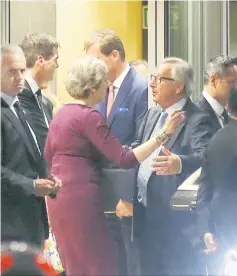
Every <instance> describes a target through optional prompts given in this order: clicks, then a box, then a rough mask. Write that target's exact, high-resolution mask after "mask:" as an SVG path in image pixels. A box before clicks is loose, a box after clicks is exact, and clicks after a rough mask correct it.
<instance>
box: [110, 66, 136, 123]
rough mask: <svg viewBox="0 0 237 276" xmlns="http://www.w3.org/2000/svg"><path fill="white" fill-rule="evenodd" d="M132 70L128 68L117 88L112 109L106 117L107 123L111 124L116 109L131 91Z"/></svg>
mask: <svg viewBox="0 0 237 276" xmlns="http://www.w3.org/2000/svg"><path fill="white" fill-rule="evenodd" d="M134 75H135V74H134V72H133V69H132V68H130V70H129V71H128V73H127V75H126V77H125V79H124V80H123V82H122V85H121V86H120V88H119V91H118V94H117V96H116V98H115V100H114V103H113V106H112V109H111V111H110V114H109V117H108V125H109V126H111V124H112V122H113V119H114V117H115V114H116V111H117V109H118V108H119V107H122V106H123V103H124V101H125V99H126V97H127V96H128V94H129V92H130V91H131V85H132V82H133V79H134Z"/></svg>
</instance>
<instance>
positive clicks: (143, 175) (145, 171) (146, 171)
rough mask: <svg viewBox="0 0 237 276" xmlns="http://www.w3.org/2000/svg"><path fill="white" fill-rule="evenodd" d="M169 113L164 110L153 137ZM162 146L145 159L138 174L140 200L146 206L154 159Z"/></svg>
mask: <svg viewBox="0 0 237 276" xmlns="http://www.w3.org/2000/svg"><path fill="white" fill-rule="evenodd" d="M167 116H168V114H167V113H166V112H165V111H162V113H161V115H160V117H159V120H158V122H157V123H156V126H155V127H154V129H153V132H152V135H151V137H153V136H154V135H155V134H156V133H157V132H158V131H159V130H161V129H162V127H163V126H164V124H165V121H166V119H167ZM160 149H161V147H159V148H157V149H156V150H155V151H153V152H152V154H151V155H150V156H148V157H147V159H145V160H144V161H143V162H142V163H141V164H140V167H139V170H138V176H137V186H138V201H139V202H141V203H142V204H143V205H144V206H147V183H148V180H149V178H150V176H151V173H152V168H151V164H152V159H153V158H154V157H155V156H157V155H159V153H160Z"/></svg>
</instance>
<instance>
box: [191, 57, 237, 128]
mask: <svg viewBox="0 0 237 276" xmlns="http://www.w3.org/2000/svg"><path fill="white" fill-rule="evenodd" d="M236 86H237V65H236V61H235V59H233V58H231V57H228V56H224V55H221V56H216V57H213V58H211V60H210V62H209V63H208V64H207V66H206V69H205V72H204V90H203V93H202V95H201V97H200V98H199V99H198V101H197V103H196V104H197V106H198V107H199V108H200V109H201V110H203V111H204V112H206V113H207V114H208V115H209V116H210V118H211V121H212V124H213V127H214V129H215V132H216V131H217V130H219V129H220V128H221V127H223V126H224V125H225V124H227V122H228V113H227V111H226V109H225V107H226V106H227V102H228V97H229V93H230V90H231V89H232V88H234V87H236Z"/></svg>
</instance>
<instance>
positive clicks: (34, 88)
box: [26, 73, 49, 128]
mask: <svg viewBox="0 0 237 276" xmlns="http://www.w3.org/2000/svg"><path fill="white" fill-rule="evenodd" d="M26 81H27V82H28V84H29V86H30V88H31V90H32V92H33V94H34V97H35V99H36V101H37V103H38V106H39V108H40V109H41V106H40V103H39V101H38V97H37V95H36V92H37V91H38V90H39V89H40V88H39V86H38V84H37V83H36V81H35V80H34V79H33V78H32V77H31V75H30V74H29V73H28V75H26ZM42 112H43V114H44V120H45V123H46V126H47V127H48V128H49V122H48V119H47V117H46V115H45V113H44V109H43V110H42Z"/></svg>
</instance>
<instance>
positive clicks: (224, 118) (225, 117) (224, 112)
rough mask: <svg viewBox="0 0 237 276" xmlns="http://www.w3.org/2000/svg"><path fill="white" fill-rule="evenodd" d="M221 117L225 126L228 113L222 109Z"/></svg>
mask: <svg viewBox="0 0 237 276" xmlns="http://www.w3.org/2000/svg"><path fill="white" fill-rule="evenodd" d="M222 117H223V121H224V125H226V124H227V123H228V120H229V116H228V112H227V111H226V109H224V111H223V113H222Z"/></svg>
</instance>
